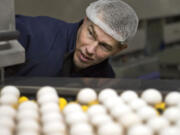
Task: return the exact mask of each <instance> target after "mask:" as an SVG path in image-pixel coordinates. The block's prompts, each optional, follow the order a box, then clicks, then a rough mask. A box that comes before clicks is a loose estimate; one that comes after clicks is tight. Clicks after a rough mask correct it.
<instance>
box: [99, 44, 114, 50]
mask: <svg viewBox="0 0 180 135" xmlns="http://www.w3.org/2000/svg"><path fill="white" fill-rule="evenodd" d="M100 46H101V47H102V48H103V49H104V50H106V51H111V49H112V48H111V47H109V46H107V45H105V44H100Z"/></svg>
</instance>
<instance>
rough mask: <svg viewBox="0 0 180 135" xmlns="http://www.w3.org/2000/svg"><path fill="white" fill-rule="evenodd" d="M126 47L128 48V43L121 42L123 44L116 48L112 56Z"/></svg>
mask: <svg viewBox="0 0 180 135" xmlns="http://www.w3.org/2000/svg"><path fill="white" fill-rule="evenodd" d="M126 48H128V44H123V45H120V46H118V48H117V50H116V52H115V53H114V55H113V56H115V55H117V54H118V53H120V52H121V51H122V50H124V49H126Z"/></svg>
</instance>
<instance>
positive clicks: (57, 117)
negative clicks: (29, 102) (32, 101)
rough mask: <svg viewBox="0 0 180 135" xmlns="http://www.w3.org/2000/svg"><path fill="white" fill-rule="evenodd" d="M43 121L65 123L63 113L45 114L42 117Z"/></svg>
mask: <svg viewBox="0 0 180 135" xmlns="http://www.w3.org/2000/svg"><path fill="white" fill-rule="evenodd" d="M41 121H42V123H48V122H51V121H59V122H63V116H62V114H61V113H57V112H50V113H44V114H43V115H42V117H41Z"/></svg>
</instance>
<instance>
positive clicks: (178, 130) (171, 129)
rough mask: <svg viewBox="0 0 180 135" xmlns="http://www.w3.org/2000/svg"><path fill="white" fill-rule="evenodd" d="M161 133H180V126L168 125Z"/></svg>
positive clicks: (160, 134) (178, 134)
mask: <svg viewBox="0 0 180 135" xmlns="http://www.w3.org/2000/svg"><path fill="white" fill-rule="evenodd" d="M159 135H180V128H179V127H167V128H165V129H162V130H161V131H160V133H159Z"/></svg>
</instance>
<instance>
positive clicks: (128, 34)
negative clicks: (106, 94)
mask: <svg viewBox="0 0 180 135" xmlns="http://www.w3.org/2000/svg"><path fill="white" fill-rule="evenodd" d="M137 27H138V17H137V15H136V13H135V11H134V10H133V9H132V8H131V7H130V6H129V5H128V4H126V3H125V2H123V1H121V0H98V1H95V2H93V3H91V4H90V5H89V6H88V7H87V9H86V17H85V18H84V20H83V21H81V22H79V23H73V24H72V23H66V22H63V21H60V20H56V19H53V18H49V17H42V16H41V17H25V16H16V28H17V30H18V31H19V32H20V38H19V42H20V43H21V44H22V45H23V47H24V48H25V50H26V62H25V63H24V64H22V65H19V66H16V67H14V69H13V71H14V72H13V73H14V75H15V76H49V77H53V76H54V77H55V76H56V77H58V76H59V77H62V76H67V77H111V78H113V77H115V74H114V72H113V70H112V67H111V66H110V64H109V63H108V58H109V57H111V56H113V55H116V54H118V53H119V52H120V51H121V50H123V49H125V48H127V44H126V41H127V40H129V39H130V38H132V37H133V36H134V35H135V33H136V31H137ZM9 71H11V70H9Z"/></svg>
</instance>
